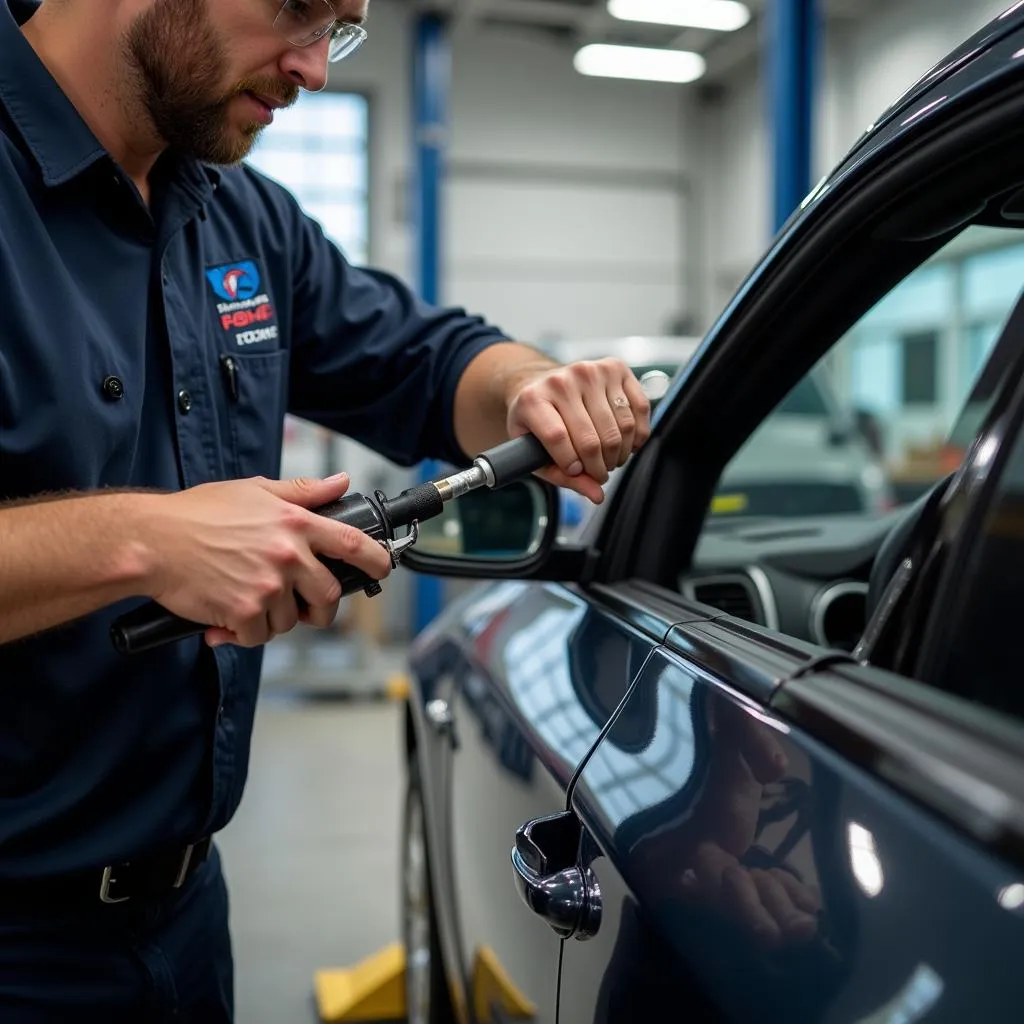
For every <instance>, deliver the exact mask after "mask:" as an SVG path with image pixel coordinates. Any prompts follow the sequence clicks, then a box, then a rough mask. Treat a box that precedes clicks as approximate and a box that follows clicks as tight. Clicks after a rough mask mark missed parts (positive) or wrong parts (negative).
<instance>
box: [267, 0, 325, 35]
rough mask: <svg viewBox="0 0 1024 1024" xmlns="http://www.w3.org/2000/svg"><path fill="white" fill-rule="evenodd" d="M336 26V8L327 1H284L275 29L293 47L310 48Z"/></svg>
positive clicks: (275, 21) (276, 19) (275, 22)
mask: <svg viewBox="0 0 1024 1024" xmlns="http://www.w3.org/2000/svg"><path fill="white" fill-rule="evenodd" d="M333 24H334V8H333V7H331V5H330V4H329V3H328V2H327V0H284V3H283V4H282V5H281V10H280V11H278V13H277V17H276V18H275V19H274V28H275V29H277V31H278V32H280V33H281V35H283V36H284V37H285V39H287V40H288V42H289V43H291V44H292V45H293V46H309V45H310V44H311V43H315V42H316V41H317V40H318V39H322V38H323V36H324V33H325V32H328V31H330V29H331V26H332V25H333Z"/></svg>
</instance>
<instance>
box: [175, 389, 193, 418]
mask: <svg viewBox="0 0 1024 1024" xmlns="http://www.w3.org/2000/svg"><path fill="white" fill-rule="evenodd" d="M178 408H179V409H180V410H181V411H182V412H183V413H185V414H186V415H188V413H190V412H191V411H192V396H191V395H190V394H189V393H188V392H187V391H186V390H185V389H184V388H182V389H181V390H180V391H179V392H178Z"/></svg>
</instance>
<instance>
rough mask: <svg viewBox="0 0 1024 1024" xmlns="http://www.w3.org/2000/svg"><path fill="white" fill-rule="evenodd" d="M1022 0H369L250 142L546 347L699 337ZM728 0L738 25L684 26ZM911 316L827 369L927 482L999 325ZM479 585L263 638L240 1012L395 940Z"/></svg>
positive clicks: (305, 445) (390, 594)
mask: <svg viewBox="0 0 1024 1024" xmlns="http://www.w3.org/2000/svg"><path fill="white" fill-rule="evenodd" d="M1008 5H1009V4H1008V0H971V2H969V3H964V2H963V0H745V3H744V4H735V3H729V2H727V0H700V2H699V3H698V2H693V3H686V4H683V3H680V4H679V5H678V6H679V10H678V11H676V12H674V13H673V12H672V11H671V10H669V8H671V7H672V5H671V4H670V3H666V4H663V5H662V7H663V8H664V9H665V10H668V11H669V16H668V17H666V18H665V19H663V20H665V21H672V20H673V18H675V20H678V21H679V22H680V23H679V24H664V23H660V22H657V21H656V20H653V19H652V20H650V21H645V20H643V19H642V18H641V19H640V20H629V19H626V18H624V17H617V16H616V15H615V14H614V13H612V10H611V9H610V8H613V7H614V6H615V4H614V3H612V4H609V2H608V0H370V3H369V18H368V20H367V23H366V28H367V31H368V39H367V42H366V44H365V46H364V47H363V48H362V49H361V51H360V52H359V53H358V54H357V55H356V56H354V57H353V58H352V59H351V60H345V61H343V62H341V63H339V64H337V65H332V66H331V68H330V75H329V81H328V85H327V88H326V90H325V91H324V92H322V93H317V94H308V95H304V96H303V97H302V98H301V100H300V101H299V102H298V103H297V104H296V106H295V107H294V108H292V109H289V110H286V111H279V112H278V117H277V118H276V120H275V124H274V125H273V126H272V127H270V128H269V129H268V130H267V131H266V133H265V135H264V137H263V138H262V139H261V141H260V143H259V144H258V146H257V148H256V149H255V150H254V151H253V153H252V155H251V157H250V162H251V163H252V164H253V166H255V167H257V168H258V169H260V170H262V171H263V172H264V173H266V174H268V175H270V176H271V177H274V178H276V179H277V180H278V181H280V182H281V183H282V184H284V185H285V186H286V187H288V188H289V189H290V190H292V191H293V192H294V194H295V195H296V196H297V197H298V199H299V200H300V202H302V203H303V204H304V206H305V208H306V209H307V210H308V211H309V212H310V213H312V214H313V216H314V217H316V218H318V219H319V220H320V222H321V223H322V225H323V226H324V229H325V231H326V232H327V234H328V235H329V236H330V237H332V238H333V239H334V240H335V241H337V243H338V244H339V245H340V246H341V247H342V248H343V249H344V250H345V251H346V253H347V254H348V255H349V257H350V259H351V260H352V261H353V262H354V263H365V264H368V265H372V266H374V267H377V268H380V269H383V270H386V271H389V272H391V273H394V274H396V275H398V276H399V277H401V278H403V279H405V280H408V281H410V282H412V283H414V284H415V286H416V287H417V289H418V290H419V291H420V293H421V294H422V295H423V296H424V297H426V298H427V299H429V300H434V301H439V302H443V303H446V304H452V305H456V306H459V307H462V308H464V309H466V310H468V311H470V312H478V313H480V314H481V315H484V316H486V317H487V318H488V319H489V320H490V321H491V322H493V323H495V324H497V325H498V326H499V327H501V328H502V329H503V330H504V331H506V332H507V333H508V334H510V335H511V336H513V337H516V338H520V339H522V340H524V341H527V342H529V343H531V344H533V345H536V346H537V347H539V348H542V349H544V350H545V351H548V352H551V353H553V354H557V353H558V352H559V351H560V346H562V345H566V344H569V343H574V342H579V341H584V342H588V343H590V342H592V343H593V344H594V346H595V347H598V348H599V347H602V346H603V347H605V348H607V349H608V350H609V351H610V352H611V351H614V350H615V346H616V345H617V344H618V343H619V342H620V341H621V340H622V339H626V338H636V337H640V338H646V337H650V338H699V337H700V336H702V335H703V334H704V333H705V332H706V331H707V330H708V329H709V328H710V327H711V326H712V325H713V324H714V323H715V321H716V319H717V318H718V317H719V316H720V315H721V313H722V311H723V310H724V309H725V307H726V306H727V304H728V303H729V301H730V299H731V298H732V296H733V295H734V293H735V292H736V289H737V288H738V287H739V286H740V285H741V283H742V282H743V280H744V278H745V277H746V275H747V273H748V272H749V271H750V269H751V268H752V267H753V266H754V264H755V263H756V262H757V261H758V259H759V258H760V257H761V256H762V255H763V253H764V252H765V251H766V250H767V249H768V247H769V246H770V244H771V242H772V239H773V237H774V236H775V233H776V231H777V230H778V229H779V227H780V226H781V224H782V223H783V222H784V221H785V220H786V218H787V217H788V216H789V214H790V213H791V212H792V211H793V210H794V209H795V208H796V207H797V206H799V204H800V202H801V201H802V200H803V198H804V197H805V196H807V195H808V193H809V192H810V191H811V189H812V188H813V187H814V185H815V183H816V182H818V181H819V180H820V179H821V178H822V177H823V176H824V175H825V174H827V173H828V171H830V170H831V169H832V168H833V167H834V166H835V165H836V163H837V162H838V161H839V160H840V158H841V157H842V156H843V155H844V154H845V153H846V152H847V150H848V149H849V148H850V147H851V146H852V145H853V144H854V142H855V141H856V140H857V139H858V138H859V137H860V136H861V135H862V134H863V133H864V132H865V130H867V129H868V128H869V126H871V125H872V124H873V123H874V122H875V121H876V120H877V119H879V118H880V117H881V116H882V115H883V113H884V111H885V110H886V108H887V107H888V106H889V104H890V103H892V102H893V101H894V100H895V99H896V98H897V97H898V96H899V95H900V94H901V93H902V92H903V91H904V90H905V89H907V88H908V87H910V86H911V85H912V84H913V83H914V82H915V81H917V80H918V79H920V78H921V76H922V75H924V74H925V73H926V72H928V70H929V69H930V68H932V67H933V66H934V65H935V63H936V62H937V61H939V60H940V59H941V58H942V57H943V56H944V55H946V54H947V53H948V52H949V51H950V50H951V49H952V48H953V47H955V46H956V45H958V44H959V43H960V42H961V41H962V40H964V39H966V38H967V37H968V36H969V35H971V33H973V32H975V31H976V30H977V29H978V28H980V27H981V26H982V25H984V24H985V23H986V22H987V21H989V20H990V19H991V18H994V17H995V16H997V15H998V14H1000V13H1001V12H1002V11H1003V10H1004V9H1005V8H1006V7H1007V6H1008ZM626 6H627V5H626V4H623V5H622V7H626ZM641 6H642V5H641ZM648 6H649V8H656V7H657V6H658V5H656V4H651V5H648ZM713 7H718V8H721V11H719V12H718V13H720V14H722V16H723V17H724V18H725V22H724V24H725V25H726V26H727V27H725V28H707V27H686V26H685V25H684V24H682V22H683V21H685V18H686V16H687V12H688V11H689V10H690V9H691V8H692V9H693V10H694V11H695V12H696V13H697V14H698V15H699V14H700V13H701V11H704V10H705V9H707V8H713ZM683 8H686V11H683V10H682V9H683ZM729 18H733V19H736V21H735V23H732V24H730V22H729ZM604 45H612V46H627V47H644V48H650V49H652V50H657V51H666V52H672V53H684V52H685V53H686V54H688V55H689V56H690V57H691V58H692V60H691V62H690V64H689V65H686V67H685V68H684V70H682V71H679V70H678V69H676V70H673V71H672V72H671V73H670V74H669V75H668V77H672V75H676V76H677V80H666V81H650V80H641V79H639V78H634V79H630V78H626V77H614V76H608V75H604V74H597V73H594V72H593V69H592V68H589V69H588V68H587V66H586V62H585V60H584V59H581V58H580V54H581V52H585V51H584V48H587V47H593V46H604ZM594 52H595V51H593V50H591V51H590V53H591V54H593V53H594ZM680 67H683V65H680ZM580 68H583V69H584V70H580ZM685 78H689V79H690V80H681V79H685ZM972 255H973V254H972V253H965V254H964V256H963V258H964V259H965V260H968V259H970V258H971V257H972ZM968 269H969V268H968ZM965 273H967V272H966V271H965ZM967 276H968V277H969V273H968V274H967ZM965 279H966V278H965ZM955 301H956V302H961V303H967V302H969V301H970V296H969V295H968V293H967V292H966V291H964V290H963V289H961V291H960V292H959V293H958V297H957V298H956V299H955ZM958 308H959V307H958ZM979 322H980V321H979ZM886 330H889V328H888V327H886ZM879 331H880V332H882V328H879ZM892 332H896V333H895V334H892V337H893V338H895V337H897V335H898V337H899V338H900V339H906V338H910V341H908V342H907V345H908V347H907V348H906V349H905V350H904V349H902V348H901V349H900V350H899V352H900V353H901V354H894V355H892V356H891V359H890V356H889V355H879V354H878V353H879V352H881V351H882V349H881V348H878V349H877V350H876V349H875V348H871V347H870V345H869V344H868V342H865V348H864V351H865V352H867V353H869V355H866V356H865V361H864V363H863V365H861V364H857V365H851V366H845V367H837V368H836V372H837V374H839V375H840V378H839V379H841V380H843V381H844V382H845V384H844V386H845V387H846V388H847V390H848V391H849V392H851V393H854V394H856V395H861V397H863V396H864V395H866V394H867V392H866V391H865V390H864V389H865V388H867V389H868V390H869V391H870V389H871V388H875V390H876V391H877V395H874V392H872V393H871V395H868V397H872V395H874V397H876V398H877V403H876V408H877V409H878V410H879V411H880V412H884V414H885V416H886V423H887V430H888V433H887V438H886V444H887V445H888V446H889V448H888V450H887V452H886V455H887V457H888V459H889V461H890V462H891V463H892V464H893V465H899V466H900V467H902V470H901V471H903V470H905V475H906V479H907V481H908V486H912V484H913V471H912V470H913V462H914V460H915V459H917V458H926V457H927V450H928V447H929V445H931V444H933V443H934V430H933V425H934V422H935V421H937V420H939V419H940V418H941V417H943V416H946V415H947V413H948V410H949V408H950V407H951V406H955V405H957V404H958V403H959V401H960V399H961V397H962V391H963V388H964V387H965V386H966V385H965V383H964V381H961V379H960V377H961V376H963V377H964V379H965V380H966V377H967V375H968V374H969V373H970V372H971V370H973V369H974V368H975V367H976V365H977V361H976V360H977V359H980V358H981V354H980V352H981V349H979V354H978V355H977V356H976V358H975V362H974V363H973V364H971V365H966V364H965V363H964V361H963V358H962V353H959V352H953V351H950V350H949V349H948V347H947V339H945V337H944V336H943V335H942V334H941V332H938V331H936V330H935V329H934V325H933V324H929V323H917V322H912V321H908V322H907V323H905V324H903V323H899V324H896V326H895V327H892V328H891V331H890V333H892ZM883 333H884V332H883ZM879 337H881V334H880V335H879ZM985 337H987V335H986V336H985ZM888 338H889V335H886V336H885V338H883V339H882V340H881V341H879V340H878V339H873V340H872V344H875V342H877V345H878V346H883V343H884V345H889V340H886V339H888ZM915 339H916V347H914V346H915ZM979 339H980V340H979V342H978V344H979V345H983V344H984V340H983V339H982V336H981V335H979ZM900 344H902V341H901V342H900ZM892 345H893V346H895V345H896V342H895V341H893V342H892ZM895 351H896V350H895V348H893V352H895ZM885 352H886V353H888V352H889V349H888V348H886V349H885ZM879 367H881V368H882V369H879ZM886 367H890V368H893V367H894V368H895V369H891V370H888V369H885V368H886ZM843 374H845V376H842V375H843ZM866 381H867V382H868V383H865V382H866ZM879 381H883V383H882V384H880V383H879ZM858 388H860V389H861V390H860V391H858V390H857V389H858ZM922 452H924V453H925V454H922ZM908 467H909V468H908ZM340 469H344V470H346V471H347V472H348V473H349V474H350V475H351V478H352V480H353V489H355V490H358V491H362V492H364V493H372V492H373V491H374V490H375V489H377V488H380V489H381V490H383V491H384V492H385V493H387V494H397V493H398V492H399V491H400V490H402V489H403V488H405V487H408V486H410V485H411V484H412V483H414V482H416V481H417V480H421V479H425V478H427V476H429V474H431V473H434V472H436V470H437V466H436V465H428V466H424V467H418V468H417V469H416V470H407V469H401V468H399V467H397V466H395V465H393V464H392V463H390V462H388V461H387V460H385V459H383V458H381V457H380V456H378V455H376V454H374V453H372V452H370V451H369V450H367V449H364V448H362V447H361V446H360V445H358V444H356V443H355V442H353V441H351V440H349V439H346V438H342V437H339V436H335V435H332V434H329V433H328V432H326V431H325V430H323V429H321V428H319V427H315V426H313V425H312V424H309V423H306V422H303V421H301V420H298V419H294V418H291V417H290V418H289V420H288V421H287V424H286V431H285V443H284V461H283V467H282V474H281V475H282V477H283V478H284V477H289V476H300V475H311V476H322V475H323V476H326V475H330V474H331V473H334V472H337V471H338V470H340ZM472 585H473V584H470V583H464V582H460V581H453V580H448V581H445V582H443V583H442V582H441V581H439V580H436V579H431V578H423V577H418V576H416V575H415V574H413V573H411V572H408V571H406V570H404V569H401V568H399V569H398V570H396V571H395V572H394V573H393V574H392V575H391V577H390V578H389V579H388V580H386V581H385V583H384V587H383V592H382V593H381V594H380V595H378V596H376V597H374V598H366V597H364V596H363V595H358V596H357V597H355V598H352V599H351V600H348V601H345V602H343V603H342V607H341V610H340V612H339V616H338V619H337V621H336V622H335V623H334V625H333V626H332V627H330V628H329V629H327V630H324V631H315V630H313V629H311V628H306V627H302V626H300V627H298V628H296V629H295V630H293V631H292V632H291V633H289V634H286V635H284V636H281V637H278V638H276V639H275V640H273V641H272V643H271V644H270V645H268V647H267V651H266V659H265V665H264V674H263V681H262V689H261V697H260V701H259V705H258V712H257V717H256V723H255V732H254V738H253V749H252V761H251V765H250V769H249V779H248V783H247V789H246V793H245V796H244V799H243V801H242V804H241V807H240V809H239V811H238V813H237V814H236V816H235V818H234V820H233V821H232V822H231V823H230V824H229V826H228V827H227V828H226V829H225V830H224V831H223V832H222V833H221V834H220V835H219V836H218V837H217V842H218V844H219V847H220V849H221V852H222V856H223V858H224V863H225V872H226V878H227V882H228V887H229V891H230V898H231V926H232V933H233V939H234V950H235V971H236V974H235V993H236V1008H237V1019H238V1021H239V1024H315V1022H317V1021H319V1020H321V1016H320V1013H319V1008H318V1004H317V1001H316V998H315V991H314V979H315V977H316V974H317V972H318V971H322V970H325V969H333V968H339V969H340V968H346V967H350V966H351V965H354V964H357V963H358V962H360V961H362V960H363V959H364V958H366V957H369V956H372V955H373V954H375V953H377V952H379V951H380V950H382V949H385V948H386V947H388V946H389V945H391V944H393V943H395V942H396V941H397V940H398V939H399V935H400V912H399V901H400V888H399V877H400V842H399V833H400V820H401V813H402V797H403V792H404V779H405V773H404V764H403V760H404V746H403V743H404V739H403V724H404V718H403V714H404V710H403V697H404V695H405V693H406V692H407V689H408V685H409V679H408V664H407V653H408V648H409V644H410V643H411V642H412V640H413V638H414V637H415V636H416V635H417V634H418V633H419V632H420V630H422V629H423V628H424V627H425V626H427V625H428V624H429V623H430V622H431V621H433V619H434V618H435V617H436V615H437V614H438V613H439V611H440V610H442V609H443V608H444V607H446V606H447V605H448V603H449V602H451V601H452V600H453V599H455V598H456V597H458V596H460V595H461V594H463V593H465V592H466V591H467V589H468V588H469V587H471V586H472Z"/></svg>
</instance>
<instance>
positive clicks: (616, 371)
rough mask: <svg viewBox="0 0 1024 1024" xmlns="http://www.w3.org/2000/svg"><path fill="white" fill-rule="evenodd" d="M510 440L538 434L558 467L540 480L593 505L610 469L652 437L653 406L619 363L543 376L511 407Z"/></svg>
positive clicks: (581, 365) (522, 387) (523, 388)
mask: <svg viewBox="0 0 1024 1024" xmlns="http://www.w3.org/2000/svg"><path fill="white" fill-rule="evenodd" d="M507 426H508V433H509V436H510V437H518V436H520V435H521V434H526V433H530V434H534V435H535V436H536V437H537V438H538V439H539V440H540V441H541V443H542V444H543V445H544V447H545V448H547V450H548V452H549V453H550V454H551V456H552V458H553V460H554V462H555V465H554V466H551V467H549V468H548V469H545V470H542V471H541V472H540V473H539V474H538V475H539V476H541V477H543V478H544V479H545V480H548V481H549V482H550V483H553V484H555V485H556V486H558V487H568V488H571V489H572V490H574V491H578V492H579V493H580V494H582V495H583V496H584V497H586V498H589V499H590V500H591V501H592V502H594V503H595V504H600V503H601V502H602V501H603V500H604V491H603V490H602V488H603V486H604V484H605V483H607V481H608V474H609V472H610V471H611V470H613V469H616V468H617V467H619V466H623V465H625V462H626V460H627V459H628V458H629V456H630V455H631V454H632V453H633V452H635V451H637V450H638V449H639V448H640V447H641V445H643V444H644V442H645V441H646V440H647V438H648V437H649V436H650V433H651V404H650V402H649V401H648V399H647V396H646V395H645V394H644V393H643V390H642V389H641V387H640V382H639V381H638V380H637V379H636V376H635V375H634V374H633V371H632V370H630V368H629V367H628V366H627V365H626V364H625V363H624V362H623V361H622V360H621V359H612V358H608V359H599V360H596V361H594V362H578V363H570V364H568V365H567V366H559V367H556V368H553V369H550V370H544V371H539V372H537V373H536V374H535V375H533V376H531V377H529V378H527V379H526V381H525V382H524V383H521V384H519V385H518V387H517V388H516V390H515V392H514V394H513V396H512V397H511V400H510V401H509V403H508V423H507Z"/></svg>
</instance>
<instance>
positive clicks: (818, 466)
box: [698, 226, 1024, 566]
mask: <svg viewBox="0 0 1024 1024" xmlns="http://www.w3.org/2000/svg"><path fill="white" fill-rule="evenodd" d="M1022 285H1024V233H1022V232H1020V231H1017V230H1014V229H1005V228H985V227H977V226H972V227H970V228H968V230H966V231H965V232H963V233H962V234H961V235H960V236H958V237H957V238H956V239H955V240H954V241H953V242H951V243H949V244H948V245H947V246H946V247H945V248H944V249H943V250H942V251H941V252H939V253H938V254H936V256H934V257H933V258H932V259H930V260H929V261H928V262H927V263H925V264H924V265H922V266H921V267H919V268H918V269H917V270H916V271H915V272H914V273H912V274H911V275H910V276H909V277H907V278H905V279H904V280H903V281H902V282H901V283H900V284H899V285H898V286H897V287H896V288H894V289H893V290H892V291H891V292H890V293H889V294H888V295H886V296H885V297H884V298H883V299H882V300H881V301H880V302H878V303H876V304H875V306H874V307H873V308H872V309H871V310H869V311H868V312H867V313H866V314H865V315H864V316H863V317H862V318H861V320H860V321H859V322H858V323H857V324H855V325H854V327H853V328H852V329H851V330H850V331H848V332H847V333H846V335H844V336H843V337H842V338H841V339H840V340H839V341H838V342H837V343H836V344H835V345H834V346H833V348H832V349H831V350H830V351H829V353H828V354H827V355H826V356H825V357H824V358H823V359H822V360H821V361H820V362H819V363H818V364H817V365H816V366H815V367H814V368H813V369H812V370H811V372H810V373H809V374H808V375H807V376H805V377H804V378H803V379H802V380H801V381H800V382H799V383H798V384H797V385H796V386H795V387H794V388H793V389H792V391H791V392H790V393H789V394H788V395H787V396H786V398H785V399H784V400H783V401H782V402H781V403H780V404H779V405H778V406H777V407H776V408H775V410H774V411H773V412H772V414H771V415H770V416H769V417H768V418H767V419H766V420H765V421H764V422H763V423H762V424H761V425H760V427H759V428H758V429H757V430H756V431H755V432H754V433H753V435H752V436H751V437H750V438H749V439H748V440H747V442H746V444H745V445H744V446H743V448H741V449H740V451H739V452H738V453H737V454H736V455H735V456H734V458H733V459H732V461H731V462H730V463H729V465H728V466H727V467H726V469H725V471H724V473H723V474H722V476H721V478H720V479H719V483H718V486H717V488H716V493H715V496H714V499H713V501H712V504H711V508H710V510H709V517H708V520H707V524H706V527H705V529H706V530H714V531H717V530H720V529H729V528H730V524H743V523H744V522H745V521H752V520H754V519H757V520H764V519H778V518H793V517H820V516H849V515H854V516H872V515H876V514H879V513H882V512H885V511H888V510H891V509H893V508H896V507H899V506H902V505H905V504H908V503H910V502H912V501H914V500H915V499H916V498H917V497H919V496H920V495H922V494H923V493H924V492H925V491H927V490H928V489H929V488H930V487H931V486H932V485H934V484H935V483H937V482H938V481H939V480H941V479H942V478H943V477H945V476H946V475H947V474H948V473H950V472H951V471H952V470H954V469H956V467H957V466H958V465H959V464H960V461H961V460H962V458H963V455H964V453H965V451H966V447H967V444H969V443H970V439H971V437H972V436H973V434H972V433H971V431H970V429H969V428H970V423H971V417H970V416H966V415H965V412H966V411H967V410H966V403H967V399H968V396H969V395H970V394H971V390H972V387H973V386H974V384H975V382H976V380H977V379H978V376H979V373H980V372H981V371H982V369H983V368H984V366H985V363H986V360H987V358H988V356H989V354H990V352H991V350H992V346H993V345H994V344H995V341H996V339H997V338H998V336H999V333H1000V331H1001V329H1002V327H1003V325H1004V323H1005V321H1006V319H1007V317H1008V316H1009V314H1010V311H1011V310H1012V309H1013V306H1014V304H1015V303H1016V300H1017V298H1018V297H1019V295H1020V292H1021V287H1022ZM974 411H975V412H976V413H977V414H978V415H980V414H981V412H982V411H983V410H977V409H975V410H974ZM955 425H956V427H957V429H956V430H954V429H953V428H954V426H955ZM698 557H699V555H698ZM698 566H699V562H698Z"/></svg>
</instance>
